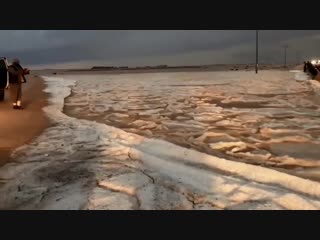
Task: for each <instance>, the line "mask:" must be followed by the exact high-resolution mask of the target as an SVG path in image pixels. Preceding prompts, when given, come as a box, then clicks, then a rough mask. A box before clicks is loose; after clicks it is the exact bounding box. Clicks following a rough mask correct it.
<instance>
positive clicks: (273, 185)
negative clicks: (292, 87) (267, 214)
mask: <svg viewBox="0 0 320 240" xmlns="http://www.w3.org/2000/svg"><path fill="white" fill-rule="evenodd" d="M165 76H166V75H164V77H162V76H161V75H160V77H161V78H164V79H165ZM130 77H131V76H124V78H130ZM158 77H159V76H158ZM68 78H72V77H68ZM116 78H117V77H116ZM154 78H155V79H157V78H156V77H154ZM119 79H120V78H119ZM190 81H191V80H190ZM46 82H47V84H48V88H47V90H46V91H47V92H49V93H51V98H50V105H49V106H48V107H46V108H45V109H44V111H45V112H46V113H47V114H48V116H49V117H50V118H51V120H52V121H53V122H54V126H53V127H50V128H48V129H47V130H46V131H45V132H44V133H43V134H42V135H41V136H39V137H38V138H37V139H35V140H34V141H33V142H32V143H31V144H30V145H26V146H23V147H21V148H19V149H17V150H16V151H15V153H14V158H15V161H14V162H11V163H8V164H6V165H5V166H4V167H2V168H1V169H0V179H1V182H3V183H4V184H3V185H2V186H1V188H0V196H1V198H0V209H319V208H320V184H319V183H318V182H313V181H310V180H305V179H302V178H298V177H295V176H291V175H287V174H285V173H281V172H277V171H275V170H271V169H267V168H263V167H259V166H253V165H249V164H245V163H240V162H234V161H228V160H225V159H223V158H218V157H215V156H211V155H208V154H206V153H200V152H198V151H196V150H193V149H187V148H183V147H180V146H177V145H174V144H172V143H169V142H166V141H164V140H159V139H149V138H146V137H143V136H139V135H136V134H133V133H128V132H126V131H123V130H121V129H119V128H115V127H112V126H108V125H105V124H101V123H96V122H93V121H89V120H80V119H77V118H72V117H68V116H67V115H65V114H63V113H62V109H63V103H64V98H65V97H67V96H68V95H69V94H70V89H71V87H72V86H74V84H75V83H76V82H75V81H72V80H67V79H62V78H46ZM80 84H81V81H80V80H79V81H77V85H76V86H75V87H74V89H75V92H76V91H79V87H80V86H81V85H80ZM97 85H98V86H97ZM102 85H103V84H102V83H101V85H99V81H93V82H92V86H91V87H92V88H93V89H94V90H92V91H95V92H96V94H100V92H101V91H102V87H101V86H102ZM120 85H121V83H119V85H118V86H120ZM138 86H139V85H138ZM86 87H88V86H87V85H86ZM129 87H130V86H129ZM77 89H78V90H77ZM87 89H88V92H90V93H91V94H92V91H90V90H89V89H91V88H87ZM105 89H108V87H106V88H105ZM104 91H107V90H104ZM120 92H121V91H120ZM133 93H134V91H132V94H133ZM73 94H76V93H73ZM180 94H181V95H183V93H182V92H180V93H179V92H178V93H177V95H180ZM100 97H102V96H100ZM109 98H110V100H111V98H112V97H111V96H109ZM119 98H120V97H119ZM70 99H72V98H70ZM76 99H77V103H78V104H80V106H82V101H83V102H85V101H88V99H89V101H91V100H90V98H89V97H88V96H86V97H83V98H82V100H81V101H80V100H79V98H76ZM80 99H81V98H80ZM85 99H87V100H85ZM104 100H105V99H104V97H103V101H104ZM122 100H123V99H122ZM95 101H96V102H97V103H98V104H101V105H104V103H101V102H100V103H99V101H98V99H97V98H95ZM119 104H120V103H119ZM145 104H146V103H145ZM78 106H79V105H78ZM83 106H84V105H83ZM123 106H130V105H126V104H124V105H123ZM131 106H135V109H137V107H136V105H131ZM139 107H140V106H139ZM206 107H207V106H206ZM209 107H210V106H209ZM220 110H221V109H220ZM220 110H215V111H217V112H219V111H220ZM120 114H123V115H114V116H115V118H117V116H120V117H121V118H123V117H124V115H126V114H127V113H120ZM246 119H247V118H246ZM137 120H138V122H137ZM139 120H141V119H135V120H134V121H132V122H130V124H132V123H133V122H135V123H133V124H132V126H131V127H132V128H140V127H145V128H144V130H145V129H147V130H149V131H152V129H153V128H152V127H153V126H152V124H151V123H150V122H152V121H150V122H147V123H145V122H143V121H139ZM144 121H146V120H144ZM221 121H223V120H221ZM230 121H235V120H232V119H230ZM236 122H237V121H236ZM166 123H167V124H165V126H164V127H166V128H168V129H170V128H173V129H177V128H182V129H183V128H186V127H188V126H192V127H193V128H194V129H195V131H198V129H200V128H201V127H204V126H206V123H201V122H199V123H196V122H195V120H190V119H189V120H186V121H184V123H181V124H180V125H179V123H178V122H174V121H166ZM227 124H229V122H226V124H225V125H227ZM272 133H273V132H271V133H269V132H268V131H267V132H266V133H265V134H272ZM277 133H278V132H277ZM151 134H152V132H151ZM211 137H217V138H218V139H219V141H225V142H229V146H232V145H234V146H235V147H234V148H232V149H231V150H233V152H237V151H240V152H241V151H242V148H243V147H244V146H245V145H244V144H243V143H242V142H240V141H237V140H236V139H234V138H235V137H233V136H231V135H227V134H223V133H221V132H220V133H215V132H211V133H206V135H203V134H199V136H198V138H197V141H200V142H201V141H203V139H207V138H211ZM210 143H211V144H214V143H215V142H214V141H213V142H210ZM213 146H215V148H217V147H219V146H220V147H221V144H220V145H219V144H215V145H213ZM227 148H228V149H229V147H227ZM235 148H238V149H236V150H234V149H235ZM256 151H257V150H256ZM259 154H261V155H263V154H264V152H263V151H262V150H260V152H259Z"/></svg>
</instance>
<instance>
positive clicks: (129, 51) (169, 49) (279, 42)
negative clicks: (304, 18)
mask: <svg viewBox="0 0 320 240" xmlns="http://www.w3.org/2000/svg"><path fill="white" fill-rule="evenodd" d="M319 42H320V30H261V31H259V59H260V62H261V63H274V64H278V63H283V62H284V48H283V46H285V45H288V51H287V61H288V62H289V63H297V62H301V61H304V60H305V59H309V58H314V57H317V56H319V55H320V44H319ZM0 56H6V57H7V58H9V59H12V58H16V57H17V58H19V59H20V61H21V63H22V64H24V65H26V66H37V67H49V66H51V67H54V66H55V67H91V66H92V65H113V66H142V65H159V64H168V65H201V64H233V63H244V64H250V63H254V62H255V30H0ZM319 57H320V56H319Z"/></svg>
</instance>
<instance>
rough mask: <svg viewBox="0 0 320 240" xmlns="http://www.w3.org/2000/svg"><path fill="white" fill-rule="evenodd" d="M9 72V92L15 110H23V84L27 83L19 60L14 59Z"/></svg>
mask: <svg viewBox="0 0 320 240" xmlns="http://www.w3.org/2000/svg"><path fill="white" fill-rule="evenodd" d="M8 72H9V91H10V97H11V101H12V106H13V108H14V109H22V106H21V101H22V83H24V82H26V79H25V76H24V70H23V68H22V67H21V65H20V61H19V59H14V60H13V62H12V64H11V65H10V66H9V67H8Z"/></svg>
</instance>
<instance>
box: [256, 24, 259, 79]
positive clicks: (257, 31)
mask: <svg viewBox="0 0 320 240" xmlns="http://www.w3.org/2000/svg"><path fill="white" fill-rule="evenodd" d="M258 38H259V30H256V74H258V56H259V55H258V50H259V47H258V43H259V39H258Z"/></svg>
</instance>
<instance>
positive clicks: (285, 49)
mask: <svg viewBox="0 0 320 240" xmlns="http://www.w3.org/2000/svg"><path fill="white" fill-rule="evenodd" d="M283 47H284V67H285V68H286V67H287V49H288V45H285V46H283Z"/></svg>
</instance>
